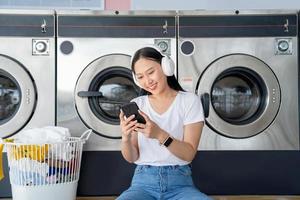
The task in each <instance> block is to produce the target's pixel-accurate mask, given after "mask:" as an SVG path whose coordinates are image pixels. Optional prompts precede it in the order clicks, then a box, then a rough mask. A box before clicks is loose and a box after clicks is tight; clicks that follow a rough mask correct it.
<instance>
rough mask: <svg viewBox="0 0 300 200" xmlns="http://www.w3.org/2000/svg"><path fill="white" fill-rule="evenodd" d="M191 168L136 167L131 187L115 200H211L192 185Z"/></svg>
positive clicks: (187, 166)
mask: <svg viewBox="0 0 300 200" xmlns="http://www.w3.org/2000/svg"><path fill="white" fill-rule="evenodd" d="M191 174H192V172H191V167H190V166H189V165H184V166H178V165H176V166H150V165H138V166H137V167H136V169H135V172H134V176H133V178H132V182H131V186H130V187H129V188H128V189H127V190H126V191H124V192H123V193H122V194H121V195H120V196H119V197H118V198H117V200H156V199H160V200H165V199H170V200H175V199H176V200H186V199H188V200H211V198H209V197H208V196H206V195H205V194H203V193H201V192H200V191H199V190H198V189H197V188H196V187H195V186H194V184H193V180H192V176H191Z"/></svg>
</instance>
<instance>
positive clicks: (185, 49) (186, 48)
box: [181, 41, 195, 56]
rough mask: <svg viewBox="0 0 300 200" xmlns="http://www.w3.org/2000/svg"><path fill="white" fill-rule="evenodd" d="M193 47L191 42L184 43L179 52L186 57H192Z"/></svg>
mask: <svg viewBox="0 0 300 200" xmlns="http://www.w3.org/2000/svg"><path fill="white" fill-rule="evenodd" d="M194 49H195V46H194V44H193V43H192V42H191V41H184V42H183V43H182V44H181V52H182V53H183V54H184V55H186V56H189V55H192V54H193V53H194Z"/></svg>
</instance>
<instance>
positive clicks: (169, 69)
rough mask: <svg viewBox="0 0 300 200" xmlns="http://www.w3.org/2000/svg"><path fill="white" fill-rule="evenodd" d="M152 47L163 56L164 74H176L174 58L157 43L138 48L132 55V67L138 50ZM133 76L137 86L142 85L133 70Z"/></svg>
mask: <svg viewBox="0 0 300 200" xmlns="http://www.w3.org/2000/svg"><path fill="white" fill-rule="evenodd" d="M147 47H148V48H152V49H155V50H156V51H157V52H159V53H160V55H161V56H162V59H161V67H162V70H163V72H164V74H165V75H166V76H173V75H174V70H175V64H174V62H173V60H172V59H171V58H170V57H169V56H168V55H166V54H164V53H163V52H162V51H161V50H160V49H159V48H158V47H157V46H155V45H145V46H143V47H141V48H139V49H138V50H136V51H135V52H134V54H133V55H132V56H131V60H130V66H131V67H132V64H133V63H132V62H133V58H134V56H135V54H136V52H137V51H139V50H140V49H143V48H147ZM132 76H133V80H134V82H135V84H136V85H137V86H139V87H140V85H139V83H138V81H137V80H136V77H135V73H134V72H133V71H132Z"/></svg>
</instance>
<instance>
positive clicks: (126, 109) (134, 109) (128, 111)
mask: <svg viewBox="0 0 300 200" xmlns="http://www.w3.org/2000/svg"><path fill="white" fill-rule="evenodd" d="M121 109H122V111H123V113H124V114H125V116H126V117H127V118H128V117H130V116H131V115H135V119H136V120H137V121H138V123H141V124H146V120H145V118H144V117H143V116H142V115H141V114H140V113H139V112H138V110H139V107H138V106H137V105H136V103H135V102H130V103H127V104H124V105H122V106H121Z"/></svg>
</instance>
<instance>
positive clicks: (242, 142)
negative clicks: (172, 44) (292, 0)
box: [178, 10, 299, 150]
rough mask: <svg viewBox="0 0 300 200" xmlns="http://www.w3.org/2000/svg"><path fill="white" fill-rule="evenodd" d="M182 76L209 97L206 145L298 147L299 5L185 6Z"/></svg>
mask: <svg viewBox="0 0 300 200" xmlns="http://www.w3.org/2000/svg"><path fill="white" fill-rule="evenodd" d="M178 20H179V22H178V23H179V31H178V32H179V38H178V79H179V82H180V84H181V85H182V86H183V88H184V89H186V90H188V91H192V92H195V93H197V94H198V95H199V96H201V98H202V102H203V105H204V110H205V112H206V126H205V127H204V129H203V132H202V136H201V141H200V145H199V150H298V149H299V113H298V111H299V110H298V38H297V34H298V31H297V30H298V25H297V24H298V22H297V20H298V19H297V11H286V10H281V11H280V10H273V11H272V10H270V11H261V10H258V11H216V12H214V11H181V12H179V15H178Z"/></svg>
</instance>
